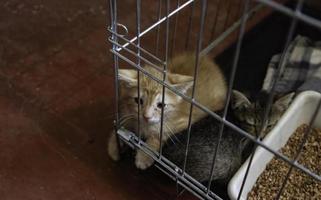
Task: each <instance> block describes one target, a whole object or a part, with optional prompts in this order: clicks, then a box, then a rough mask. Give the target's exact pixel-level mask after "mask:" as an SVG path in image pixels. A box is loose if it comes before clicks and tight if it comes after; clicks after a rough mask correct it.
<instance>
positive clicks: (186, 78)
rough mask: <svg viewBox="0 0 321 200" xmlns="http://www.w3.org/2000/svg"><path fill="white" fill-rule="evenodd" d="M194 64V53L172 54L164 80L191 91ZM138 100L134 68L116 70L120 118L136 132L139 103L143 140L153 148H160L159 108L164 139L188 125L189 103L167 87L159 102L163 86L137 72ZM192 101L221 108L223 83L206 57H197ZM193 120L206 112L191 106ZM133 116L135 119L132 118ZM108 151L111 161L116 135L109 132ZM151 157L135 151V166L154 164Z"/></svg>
mask: <svg viewBox="0 0 321 200" xmlns="http://www.w3.org/2000/svg"><path fill="white" fill-rule="evenodd" d="M194 66H195V55H194V54H188V53H185V54H183V55H180V56H177V57H175V58H174V59H173V60H172V61H171V62H170V63H169V65H168V71H167V77H166V83H168V84H169V85H171V86H172V87H174V88H176V89H177V90H179V91H180V92H181V93H184V94H185V95H187V96H191V94H192V86H193V80H194V78H193V77H192V76H193V74H194ZM144 69H145V70H147V71H148V72H149V73H151V74H152V75H154V76H155V77H157V78H159V79H160V80H162V77H163V75H162V73H160V72H159V71H157V70H155V69H154V68H152V67H150V66H145V67H144ZM140 74H141V75H140V88H141V89H140V99H139V98H138V96H137V71H136V70H131V69H121V70H119V80H120V118H123V119H126V120H127V119H134V120H129V121H128V122H129V123H127V125H128V126H127V125H126V127H127V128H129V129H130V130H132V131H134V132H135V131H136V125H137V121H136V120H137V119H136V118H137V109H138V108H137V104H138V103H139V104H141V116H140V122H141V134H142V136H143V137H144V138H145V139H146V143H147V144H148V145H149V147H150V148H152V149H153V150H155V151H159V146H160V141H159V134H160V133H159V132H160V121H161V109H162V108H164V127H163V138H162V139H163V142H165V141H166V140H167V139H168V138H169V137H170V136H171V135H173V134H175V133H178V132H180V131H182V130H184V129H186V128H187V126H188V117H189V112H190V103H187V102H186V101H184V100H183V99H182V98H181V97H179V96H178V95H175V94H174V93H172V92H171V91H170V90H169V89H166V90H165V103H164V104H162V85H160V84H158V83H157V82H155V81H154V80H152V79H150V78H148V77H147V76H145V75H144V74H142V73H140ZM195 87H196V88H195V89H196V91H195V100H196V101H198V102H200V103H201V104H202V105H204V106H206V107H207V108H209V109H210V110H212V111H217V110H220V109H222V108H223V106H224V102H225V96H226V90H227V89H226V83H225V80H224V76H223V74H222V72H221V71H220V69H219V67H218V66H217V65H216V64H215V63H214V62H213V61H212V60H211V59H210V58H209V57H206V56H203V57H201V58H200V65H199V71H198V78H197V81H196V86H195ZM193 109H194V110H193V115H192V123H194V122H196V121H198V120H200V119H201V118H203V117H204V116H205V115H206V113H204V112H203V111H201V110H199V109H198V108H196V107H194V108H193ZM135 119H136V120H135ZM108 153H109V156H110V157H111V158H112V159H113V160H118V159H119V150H118V147H117V144H116V136H115V134H114V133H112V134H111V137H110V139H109V144H108ZM153 162H154V161H153V159H152V158H151V157H149V156H148V155H147V154H145V153H144V152H143V151H141V150H138V151H137V154H136V157H135V165H136V167H137V168H139V169H146V168H148V167H149V166H151V165H152V164H153Z"/></svg>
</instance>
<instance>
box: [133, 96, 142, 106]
mask: <svg viewBox="0 0 321 200" xmlns="http://www.w3.org/2000/svg"><path fill="white" fill-rule="evenodd" d="M134 100H135V102H136V103H137V104H138V102H139V104H140V105H143V103H144V102H143V99H142V98H138V97H135V98H134Z"/></svg>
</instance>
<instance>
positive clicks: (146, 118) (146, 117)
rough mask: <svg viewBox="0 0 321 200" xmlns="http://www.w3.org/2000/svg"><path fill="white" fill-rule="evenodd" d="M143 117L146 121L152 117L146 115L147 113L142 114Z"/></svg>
mask: <svg viewBox="0 0 321 200" xmlns="http://www.w3.org/2000/svg"><path fill="white" fill-rule="evenodd" d="M143 118H144V120H145V121H146V122H148V121H149V120H150V119H151V118H152V117H150V116H147V115H145V114H144V115H143Z"/></svg>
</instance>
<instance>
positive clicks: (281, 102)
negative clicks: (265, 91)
mask: <svg viewBox="0 0 321 200" xmlns="http://www.w3.org/2000/svg"><path fill="white" fill-rule="evenodd" d="M294 95H295V93H294V92H292V93H290V94H287V95H285V96H283V97H281V98H279V99H278V100H277V101H276V102H275V103H274V104H273V107H275V108H276V109H278V110H279V111H280V112H284V111H285V110H286V109H287V108H288V107H289V105H290V103H291V102H292V99H293V97H294Z"/></svg>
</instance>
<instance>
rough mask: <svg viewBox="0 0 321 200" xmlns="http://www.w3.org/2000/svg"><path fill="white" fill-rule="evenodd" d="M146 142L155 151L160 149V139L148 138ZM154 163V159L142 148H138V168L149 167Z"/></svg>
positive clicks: (136, 159) (136, 163)
mask: <svg viewBox="0 0 321 200" xmlns="http://www.w3.org/2000/svg"><path fill="white" fill-rule="evenodd" d="M146 144H147V145H148V146H149V147H150V148H151V149H152V150H154V151H156V152H158V151H159V146H160V143H159V139H158V138H156V137H150V138H147V140H146ZM153 163H154V159H153V158H152V157H150V156H149V155H147V154H146V153H145V152H143V151H142V150H140V149H139V150H137V153H136V157H135V165H136V167H137V168H138V169H142V170H144V169H147V168H148V167H150V166H152V165H153Z"/></svg>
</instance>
